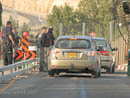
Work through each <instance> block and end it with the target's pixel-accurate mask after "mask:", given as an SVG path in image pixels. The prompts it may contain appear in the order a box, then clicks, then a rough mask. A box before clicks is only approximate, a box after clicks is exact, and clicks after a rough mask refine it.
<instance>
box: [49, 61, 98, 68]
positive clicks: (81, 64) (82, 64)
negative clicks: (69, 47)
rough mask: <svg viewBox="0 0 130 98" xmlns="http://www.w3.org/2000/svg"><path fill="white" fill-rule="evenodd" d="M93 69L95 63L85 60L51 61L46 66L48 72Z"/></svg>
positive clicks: (95, 66) (95, 65)
mask: <svg viewBox="0 0 130 98" xmlns="http://www.w3.org/2000/svg"><path fill="white" fill-rule="evenodd" d="M87 68H88V69H95V68H97V61H87V60H51V61H50V63H49V64H48V70H52V69H70V70H71V69H79V70H82V69H87Z"/></svg>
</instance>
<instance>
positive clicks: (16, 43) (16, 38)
mask: <svg viewBox="0 0 130 98" xmlns="http://www.w3.org/2000/svg"><path fill="white" fill-rule="evenodd" d="M12 32H13V39H14V42H15V46H14V47H15V48H16V49H17V48H18V47H19V46H20V43H21V38H20V37H19V36H18V32H17V31H16V28H15V27H13V28H12Z"/></svg>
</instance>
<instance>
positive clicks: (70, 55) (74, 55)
mask: <svg viewBox="0 0 130 98" xmlns="http://www.w3.org/2000/svg"><path fill="white" fill-rule="evenodd" d="M67 55H68V58H69V59H70V58H77V53H68V54H67Z"/></svg>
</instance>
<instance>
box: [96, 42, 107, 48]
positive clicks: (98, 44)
mask: <svg viewBox="0 0 130 98" xmlns="http://www.w3.org/2000/svg"><path fill="white" fill-rule="evenodd" d="M94 41H95V44H96V46H103V47H107V43H106V41H105V40H94Z"/></svg>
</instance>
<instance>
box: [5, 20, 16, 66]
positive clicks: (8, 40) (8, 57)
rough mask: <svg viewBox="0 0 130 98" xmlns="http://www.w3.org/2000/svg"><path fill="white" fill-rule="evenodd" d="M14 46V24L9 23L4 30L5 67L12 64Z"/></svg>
mask: <svg viewBox="0 0 130 98" xmlns="http://www.w3.org/2000/svg"><path fill="white" fill-rule="evenodd" d="M14 45H15V42H14V40H13V33H12V24H11V22H10V21H7V24H6V28H5V29H4V30H3V63H4V65H5V66H6V65H9V64H12V61H13V46H14Z"/></svg>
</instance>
